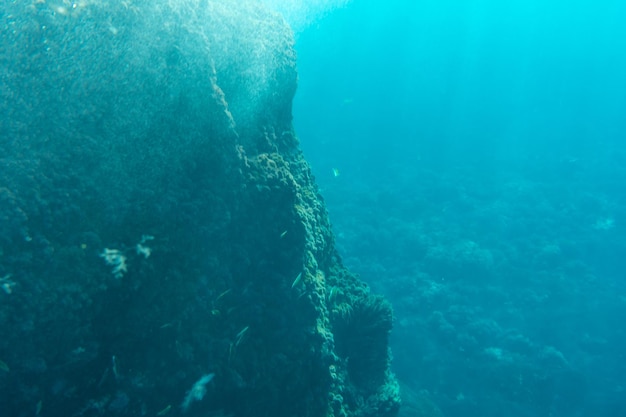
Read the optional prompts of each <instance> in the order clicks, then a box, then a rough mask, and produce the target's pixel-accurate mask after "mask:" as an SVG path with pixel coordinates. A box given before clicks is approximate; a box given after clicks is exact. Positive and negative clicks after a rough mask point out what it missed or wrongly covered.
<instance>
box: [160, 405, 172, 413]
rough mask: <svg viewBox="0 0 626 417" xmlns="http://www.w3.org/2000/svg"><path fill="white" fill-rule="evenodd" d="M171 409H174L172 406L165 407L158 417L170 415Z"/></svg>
mask: <svg viewBox="0 0 626 417" xmlns="http://www.w3.org/2000/svg"><path fill="white" fill-rule="evenodd" d="M171 409H172V406H171V405H168V406H167V407H165V408H164V409H163V410H161V411H159V412H158V413H157V416H164V415H166V414H167V413H169V412H170V410H171Z"/></svg>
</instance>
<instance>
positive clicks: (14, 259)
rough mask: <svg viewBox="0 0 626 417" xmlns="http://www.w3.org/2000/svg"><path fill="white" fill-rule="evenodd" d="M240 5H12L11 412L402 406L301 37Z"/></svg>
mask: <svg viewBox="0 0 626 417" xmlns="http://www.w3.org/2000/svg"><path fill="white" fill-rule="evenodd" d="M234 4H235V3H233V2H229V1H200V0H179V1H174V0H172V1H170V2H154V1H127V2H108V1H86V0H85V1H78V2H75V3H70V2H64V1H61V0H59V1H56V2H54V1H47V2H38V1H35V2H7V3H5V4H4V5H3V8H4V11H3V14H2V16H1V19H2V20H1V21H0V25H1V26H2V30H1V31H0V46H1V48H0V60H1V65H0V71H1V72H0V114H2V118H1V119H0V334H1V337H0V409H1V410H3V412H2V414H3V415H7V416H32V415H46V416H92V415H119V416H131V415H132V416H138V415H153V416H154V415H156V416H165V415H170V416H173V415H183V414H184V415H189V416H193V415H203V416H206V415H215V416H217V415H224V416H227V415H232V416H255V417H261V416H337V417H339V416H383V417H384V416H393V415H395V414H396V413H397V411H398V407H399V393H398V386H397V383H396V380H395V378H394V376H393V375H392V374H391V373H390V371H389V353H388V346H387V338H388V334H389V331H390V329H391V325H392V315H391V308H390V306H389V304H388V303H387V302H386V301H385V300H384V299H382V298H380V297H376V296H373V295H371V294H370V293H369V290H368V288H367V287H366V286H365V285H364V284H363V283H362V282H360V281H359V280H358V279H357V278H356V277H355V276H354V275H353V274H351V273H350V272H348V271H347V270H346V269H345V268H344V267H343V266H342V264H341V260H340V259H339V257H338V255H337V253H336V252H335V249H334V244H333V237H332V233H331V229H330V224H329V220H328V216H327V213H326V210H325V207H324V204H323V202H322V199H321V197H320V196H319V194H318V190H317V187H316V186H315V184H314V181H313V177H312V175H311V172H310V170H309V167H308V165H307V163H306V161H305V160H304V159H303V156H302V153H301V151H300V150H299V148H298V141H297V138H296V135H295V133H294V131H293V127H292V123H291V118H292V116H291V102H292V98H293V95H294V92H295V89H296V82H297V73H296V57H295V52H294V49H293V38H292V34H291V32H290V30H289V28H288V27H287V25H286V24H285V23H284V21H283V20H282V18H280V16H277V15H275V14H273V13H271V12H268V11H267V10H265V9H263V8H262V7H260V6H258V5H255V4H253V3H247V2H243V3H242V2H237V3H236V4H237V6H236V7H233V5H234Z"/></svg>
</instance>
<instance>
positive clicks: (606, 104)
mask: <svg viewBox="0 0 626 417" xmlns="http://www.w3.org/2000/svg"><path fill="white" fill-rule="evenodd" d="M624 22H626V3H624V2H621V1H609V0H605V1H594V2H591V1H570V2H564V1H553V2H540V1H536V0H529V1H528V0H527V1H507V2H501V1H494V0H482V1H465V0H454V1H452V0H448V1H434V0H429V1H400V0H393V1H385V2H381V1H378V2H375V1H368V0H354V1H352V2H351V3H350V4H349V5H347V6H346V7H343V8H337V9H335V10H333V11H331V12H330V13H328V14H326V15H325V16H322V17H320V18H319V19H318V20H317V21H316V22H315V23H314V24H310V25H308V26H306V27H300V28H299V29H298V30H297V50H298V66H299V68H298V69H299V88H298V92H297V95H296V99H295V104H294V122H295V127H296V131H297V133H298V136H299V138H300V140H301V145H302V148H303V149H304V151H305V155H306V157H307V159H308V160H309V162H310V163H311V165H312V167H313V171H314V173H315V175H316V177H317V181H318V184H319V185H320V187H321V189H322V194H323V195H324V198H325V200H326V203H327V204H328V207H329V212H330V216H331V220H332V222H333V225H334V230H335V233H336V236H337V244H338V246H339V250H340V252H341V254H342V256H343V258H344V261H345V262H346V264H348V266H349V267H350V268H352V269H353V270H355V271H356V272H358V273H359V274H360V275H361V277H362V278H363V279H364V280H366V281H367V282H368V283H369V284H370V285H371V286H372V288H373V289H374V290H375V291H377V292H380V293H383V294H386V295H387V296H388V297H389V298H390V299H391V301H392V303H393V304H394V309H395V329H394V333H393V344H392V349H393V354H394V364H393V366H394V370H395V372H396V374H397V375H398V377H399V379H400V380H401V382H402V384H403V386H404V389H405V408H404V409H403V411H402V413H404V415H421V414H419V413H418V412H417V411H416V410H417V409H418V408H419V405H418V403H419V402H420V401H421V402H422V403H423V402H424V401H428V402H429V403H430V404H431V406H432V407H431V410H437V412H441V413H442V414H443V415H445V416H447V417H456V416H459V417H461V416H463V417H487V416H494V417H495V416H553V417H557V416H568V417H571V416H601V417H604V416H626V382H625V380H624V375H625V374H626V358H625V357H624V351H626V349H625V348H626V334H625V332H624V324H623V323H624V321H625V320H626V282H625V280H624V271H625V270H626V227H625V222H626V193H625V192H624V184H625V183H626V143H625V142H624V141H625V140H626V117H625V115H624V114H625V110H626V54H625V53H624V51H626V25H624ZM425 399H426V400H425Z"/></svg>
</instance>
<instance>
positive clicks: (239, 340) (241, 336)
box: [235, 326, 250, 346]
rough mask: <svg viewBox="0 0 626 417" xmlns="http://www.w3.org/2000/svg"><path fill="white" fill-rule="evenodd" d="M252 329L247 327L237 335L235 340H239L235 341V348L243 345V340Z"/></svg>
mask: <svg viewBox="0 0 626 417" xmlns="http://www.w3.org/2000/svg"><path fill="white" fill-rule="evenodd" d="M249 328H250V326H246V327H244V328H243V329H241V331H240V332H239V333H237V336H235V338H236V339H237V340H236V341H235V346H239V343H241V341H242V340H243V337H244V336H245V334H246V332H247V331H248V329H249Z"/></svg>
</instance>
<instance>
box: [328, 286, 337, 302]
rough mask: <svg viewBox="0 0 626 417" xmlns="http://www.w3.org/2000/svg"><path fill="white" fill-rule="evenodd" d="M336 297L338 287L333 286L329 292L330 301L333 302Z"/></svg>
mask: <svg viewBox="0 0 626 417" xmlns="http://www.w3.org/2000/svg"><path fill="white" fill-rule="evenodd" d="M335 297H337V287H335V286H333V287H331V289H330V291H329V292H328V302H331V303H332V302H333V301H334V300H335Z"/></svg>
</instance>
